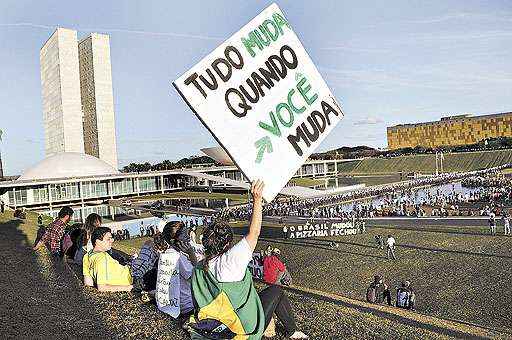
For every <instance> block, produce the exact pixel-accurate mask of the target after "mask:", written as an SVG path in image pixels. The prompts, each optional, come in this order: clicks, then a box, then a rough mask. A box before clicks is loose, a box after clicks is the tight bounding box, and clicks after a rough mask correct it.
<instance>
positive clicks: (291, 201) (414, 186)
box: [219, 164, 512, 220]
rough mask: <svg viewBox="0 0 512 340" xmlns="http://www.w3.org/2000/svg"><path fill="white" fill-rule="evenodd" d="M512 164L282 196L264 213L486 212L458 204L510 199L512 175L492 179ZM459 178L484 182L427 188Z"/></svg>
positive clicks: (239, 211) (229, 212)
mask: <svg viewBox="0 0 512 340" xmlns="http://www.w3.org/2000/svg"><path fill="white" fill-rule="evenodd" d="M510 166H512V165H511V164H506V165H503V166H499V167H494V168H489V169H485V170H478V171H471V172H465V173H447V174H439V175H434V176H430V177H425V178H418V179H414V180H410V181H406V182H399V183H391V184H385V185H380V186H372V187H367V188H363V189H359V190H355V191H350V192H346V193H341V194H336V195H326V196H322V197H317V198H309V199H301V198H296V197H290V198H278V199H276V200H274V201H273V202H271V203H269V204H266V205H265V207H264V210H263V212H264V215H265V216H280V217H282V216H300V217H307V218H336V219H342V220H353V219H354V218H356V219H359V218H373V217H381V216H413V217H425V216H429V215H430V216H439V217H444V216H453V215H457V216H462V215H465V216H474V215H477V214H479V213H481V212H475V211H474V210H472V209H462V208H460V207H459V204H460V203H468V202H480V201H487V202H495V201H497V200H504V201H506V202H508V203H510V202H511V201H512V183H511V180H510V179H505V178H504V177H500V178H502V179H501V180H500V181H499V182H497V181H496V180H491V179H492V178H496V177H499V176H497V174H498V173H499V172H500V171H501V170H503V169H504V168H508V167H510ZM482 179H484V180H482ZM456 181H462V183H463V185H466V184H468V183H479V182H481V183H482V184H484V185H482V186H478V190H472V191H468V192H467V193H461V192H458V193H457V192H456V191H455V190H454V189H453V190H452V191H441V190H439V189H435V190H429V189H428V188H432V187H439V186H442V185H450V184H451V185H452V186H453V183H454V182H456ZM466 186H467V185H466ZM475 187H476V186H475ZM420 191H422V192H424V193H425V194H424V195H422V196H423V197H419V193H420ZM377 198H380V199H377ZM250 215H251V207H250V206H249V205H244V206H237V207H231V208H226V209H223V210H222V211H221V212H220V213H219V216H220V217H222V218H225V219H238V220H244V219H247V218H248V217H249V216H250ZM486 216H488V214H486Z"/></svg>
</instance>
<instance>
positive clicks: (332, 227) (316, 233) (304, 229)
mask: <svg viewBox="0 0 512 340" xmlns="http://www.w3.org/2000/svg"><path fill="white" fill-rule="evenodd" d="M364 232H365V225H364V221H353V222H318V223H310V222H306V224H304V225H292V226H287V227H284V228H283V234H284V235H285V238H312V237H331V236H343V235H355V234H358V233H364Z"/></svg>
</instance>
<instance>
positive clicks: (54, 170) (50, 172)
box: [18, 152, 119, 181]
mask: <svg viewBox="0 0 512 340" xmlns="http://www.w3.org/2000/svg"><path fill="white" fill-rule="evenodd" d="M118 173H119V171H118V170H117V169H114V168H113V167H112V166H111V165H110V164H108V163H106V162H104V161H102V160H101V159H99V158H96V157H94V156H91V155H86V154H83V153H78V152H61V153H58V154H56V155H53V156H50V157H47V158H45V159H43V160H42V161H41V162H39V163H37V164H36V165H34V166H33V167H31V168H29V169H27V170H25V172H24V173H23V175H21V176H20V177H19V178H18V181H27V180H36V179H50V178H64V177H86V176H101V175H113V174H118Z"/></svg>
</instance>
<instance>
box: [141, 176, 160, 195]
mask: <svg viewBox="0 0 512 340" xmlns="http://www.w3.org/2000/svg"><path fill="white" fill-rule="evenodd" d="M156 190H158V188H157V179H156V178H155V177H142V178H139V192H148V191H156Z"/></svg>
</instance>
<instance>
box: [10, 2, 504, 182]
mask: <svg viewBox="0 0 512 340" xmlns="http://www.w3.org/2000/svg"><path fill="white" fill-rule="evenodd" d="M270 3H271V1H227V0H226V1H194V0H188V1H179V2H178V1H168V0H165V1H135V0H133V1H111V2H109V1H94V0H89V1H43V0H38V1H23V0H15V1H11V0H3V1H2V2H1V3H0V43H1V48H0V65H1V72H0V84H1V91H0V102H1V104H2V105H1V107H0V129H2V130H3V131H4V135H3V137H4V140H3V142H0V143H1V144H0V149H1V151H2V158H3V162H4V168H5V172H6V174H9V175H14V174H20V173H21V172H22V171H23V170H24V169H26V168H27V167H29V166H31V165H33V164H34V163H36V162H38V161H39V160H41V159H42V158H44V135H43V121H42V117H43V115H42V104H41V85H40V73H39V49H40V47H41V46H42V44H43V43H44V42H45V41H46V40H47V39H48V37H49V36H50V35H51V34H52V32H53V30H54V28H55V27H56V26H61V27H66V28H72V29H76V30H78V34H79V37H80V36H84V35H86V34H88V33H89V32H91V31H95V32H100V33H107V34H109V35H110V39H111V58H112V76H113V87H114V103H115V112H116V128H117V143H118V156H119V162H120V165H121V166H122V165H126V164H128V163H130V162H140V161H146V160H147V161H150V162H157V161H161V160H164V159H171V160H177V159H179V158H182V157H186V156H190V155H194V154H199V149H200V148H202V147H206V146H214V145H215V141H214V140H213V138H212V137H211V136H210V135H209V133H208V132H207V131H206V129H204V128H203V127H202V125H201V124H200V123H199V121H198V120H197V119H196V118H195V117H194V115H193V114H192V113H191V111H190V110H189V109H188V107H187V106H186V104H185V103H184V102H183V101H182V100H181V98H180V97H179V95H178V94H177V93H176V92H175V90H174V89H173V88H172V85H171V83H172V81H173V80H174V79H176V78H177V77H178V76H179V75H181V74H182V73H183V72H185V71H186V70H188V69H189V68H190V67H191V66H193V65H194V64H195V63H196V62H198V61H199V60H200V59H201V58H202V57H204V56H205V55H207V54H208V53H210V52H211V51H212V50H213V49H214V48H215V47H216V46H217V45H219V44H220V43H221V42H222V41H223V40H224V39H226V38H228V37H230V36H231V35H232V34H233V33H234V32H236V31H237V30H238V29H239V28H240V27H242V26H243V25H244V24H246V23H247V22H248V21H249V20H250V19H252V18H253V17H254V16H256V15H257V14H258V13H259V12H260V11H261V10H262V9H264V8H265V7H266V6H268V5H269V4H270ZM277 3H278V4H279V6H280V7H281V9H282V10H283V12H284V13H285V14H286V16H287V19H288V20H289V21H290V23H291V24H292V27H293V28H294V30H295V31H296V33H297V35H298V36H299V38H300V39H301V40H302V43H303V44H304V46H305V48H306V49H307V50H308V52H309V54H310V55H311V57H312V59H313V61H314V62H315V64H316V65H317V67H318V69H319V71H320V72H321V73H322V75H323V76H324V78H325V79H326V82H327V84H328V85H329V87H330V88H331V90H332V91H333V92H334V94H335V95H336V97H337V99H338V101H339V102H341V104H342V106H343V109H344V112H345V115H346V116H345V119H344V120H343V121H342V122H341V123H340V124H338V126H337V127H336V128H335V130H334V131H333V132H332V133H331V135H329V136H328V137H327V138H326V139H325V140H324V142H323V144H322V145H321V147H320V150H326V149H330V148H334V147H339V146H342V145H361V144H365V145H370V146H375V147H385V146H386V126H390V125H394V124H398V123H409V122H418V121H426V120H435V119H439V118H440V117H443V116H446V115H450V114H459V113H465V112H470V113H477V114H483V113H493V112H507V111H512V99H511V98H512V62H511V60H510V56H511V55H512V1H497V0H496V1H446V0H444V1H411V0H407V1H362V0H360V1H320V0H318V1H277Z"/></svg>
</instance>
